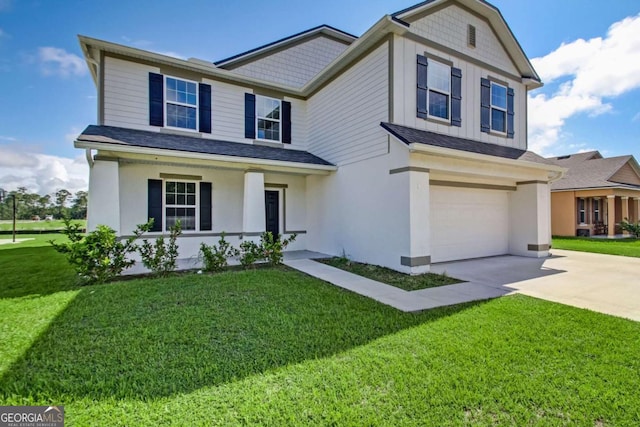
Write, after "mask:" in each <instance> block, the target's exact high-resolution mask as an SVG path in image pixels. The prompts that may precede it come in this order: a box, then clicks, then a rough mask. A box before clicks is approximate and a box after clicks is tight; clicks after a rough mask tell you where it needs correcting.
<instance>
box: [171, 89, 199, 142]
mask: <svg viewBox="0 0 640 427" xmlns="http://www.w3.org/2000/svg"><path fill="white" fill-rule="evenodd" d="M165 86H166V90H165V94H166V96H165V108H166V114H165V117H166V126H168V127H174V128H181V129H192V130H196V129H198V85H197V83H195V82H191V81H188V80H181V79H176V78H174V77H165Z"/></svg>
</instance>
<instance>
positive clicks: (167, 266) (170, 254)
mask: <svg viewBox="0 0 640 427" xmlns="http://www.w3.org/2000/svg"><path fill="white" fill-rule="evenodd" d="M151 226H153V219H151V220H149V222H148V223H146V224H144V225H139V226H138V228H141V229H143V230H144V231H149V230H150V229H151ZM181 234H182V227H181V226H180V221H179V220H178V221H176V223H175V225H173V226H172V227H171V228H170V233H169V241H168V242H166V243H165V240H164V237H162V236H160V237H157V238H156V239H155V242H154V243H153V244H152V243H150V242H149V241H148V240H147V239H144V240H143V241H142V246H140V248H139V252H140V256H141V257H142V264H143V265H144V266H145V267H147V268H148V269H149V270H151V271H152V272H153V273H154V274H159V275H161V276H164V275H166V274H168V273H171V272H172V271H174V270H175V269H176V267H177V265H176V260H177V259H178V244H177V243H176V240H177V239H178V236H180V235H181Z"/></svg>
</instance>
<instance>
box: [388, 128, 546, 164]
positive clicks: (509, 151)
mask: <svg viewBox="0 0 640 427" xmlns="http://www.w3.org/2000/svg"><path fill="white" fill-rule="evenodd" d="M380 126H382V127H383V128H384V129H386V130H387V131H388V132H389V133H391V134H392V135H393V136H395V137H396V138H398V139H399V140H400V141H402V142H404V143H405V144H407V145H408V144H426V145H432V146H434V147H442V148H451V149H453V150H460V151H466V152H469V153H476V154H485V155H487V156H495V157H503V158H506V159H513V160H526V161H530V162H537V163H548V162H547V161H546V159H544V158H543V157H540V156H538V155H537V154H535V153H532V152H531V151H526V150H520V149H517V148H513V147H505V146H502V145H496V144H488V143H485V142H479V141H474V140H472V139H465V138H458V137H455V136H449V135H443V134H439V133H435V132H430V131H426V130H420V129H414V128H410V127H407V126H402V125H396V124H393V123H380Z"/></svg>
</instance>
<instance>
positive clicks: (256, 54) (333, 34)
mask: <svg viewBox="0 0 640 427" xmlns="http://www.w3.org/2000/svg"><path fill="white" fill-rule="evenodd" d="M316 37H326V38H331V39H334V40H336V41H338V42H341V43H343V44H344V45H345V46H349V45H350V44H351V43H353V42H354V41H355V40H356V39H357V38H358V37H356V36H354V35H353V34H349V33H347V32H346V31H342V30H339V29H337V28H334V27H332V26H330V25H319V26H317V27H314V28H310V29H308V30H305V31H301V32H299V33H296V34H294V35H292V36H288V37H285V38H282V39H280V40H276V41H274V42H271V43H267V44H265V45H262V46H258V47H256V48H254V49H251V50H248V51H246V52H242V53H239V54H237V55H233V56H231V57H229V58H225V59H221V60H220V61H216V62H214V64H215V65H216V67H220V68H224V69H229V70H231V69H234V68H236V67H238V66H240V65H243V64H246V63H248V62H252V61H255V60H258V59H260V58H264V57H265V56H268V55H273V54H274V53H277V52H280V51H282V50H285V49H290V48H292V47H294V46H296V45H297V44H300V43H304V42H305V41H308V40H309V39H313V38H316Z"/></svg>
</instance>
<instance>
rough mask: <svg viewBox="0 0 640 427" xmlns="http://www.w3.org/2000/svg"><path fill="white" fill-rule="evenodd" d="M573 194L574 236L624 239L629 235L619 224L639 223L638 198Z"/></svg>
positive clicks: (639, 201)
mask: <svg viewBox="0 0 640 427" xmlns="http://www.w3.org/2000/svg"><path fill="white" fill-rule="evenodd" d="M575 193H576V195H575V206H576V210H575V212H576V227H575V235H576V236H584V237H589V236H593V237H605V238H625V237H629V234H628V233H627V232H624V231H623V230H622V229H621V227H620V223H621V222H622V221H623V220H625V219H626V220H628V221H630V222H638V221H640V197H631V196H628V195H617V194H602V195H586V194H580V193H581V192H575Z"/></svg>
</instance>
